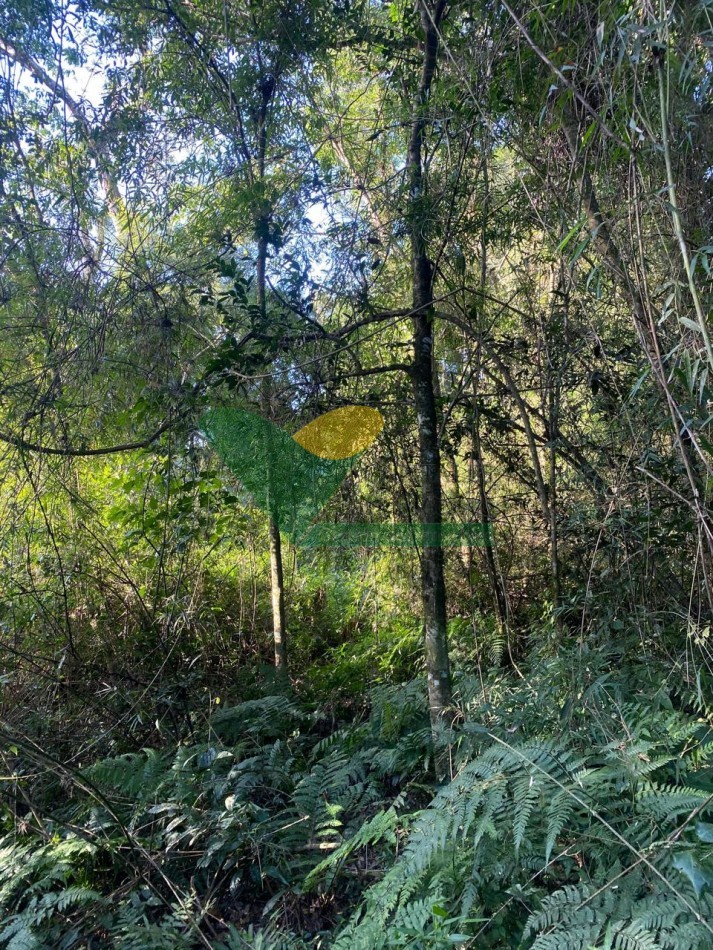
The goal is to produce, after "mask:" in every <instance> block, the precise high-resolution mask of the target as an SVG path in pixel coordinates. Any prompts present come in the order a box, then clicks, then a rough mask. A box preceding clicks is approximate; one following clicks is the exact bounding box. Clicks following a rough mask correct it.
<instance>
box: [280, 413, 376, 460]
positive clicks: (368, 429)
mask: <svg viewBox="0 0 713 950" xmlns="http://www.w3.org/2000/svg"><path fill="white" fill-rule="evenodd" d="M383 428H384V417H383V416H382V415H381V413H380V412H379V411H378V409H369V408H368V407H367V406H345V407H344V408H342V409H333V410H332V411H331V412H325V414H324V415H323V416H320V417H319V418H318V419H314V420H313V421H312V422H310V423H308V424H307V425H306V426H304V428H302V429H300V431H299V432H296V433H295V434H294V435H293V436H292V438H293V439H294V440H295V442H297V443H298V444H299V445H301V446H302V448H303V449H307V451H308V452H311V453H312V454H313V455H317V456H319V458H323V459H346V458H351V457H352V456H353V455H357V454H358V453H359V452H363V451H364V449H367V448H368V447H369V446H370V445H371V443H372V442H373V441H374V439H375V438H376V437H377V436H378V434H379V433H380V432H381V430H382V429H383Z"/></svg>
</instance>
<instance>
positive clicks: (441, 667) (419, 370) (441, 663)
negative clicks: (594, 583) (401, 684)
mask: <svg viewBox="0 0 713 950" xmlns="http://www.w3.org/2000/svg"><path fill="white" fill-rule="evenodd" d="M445 6H446V4H445V0H438V2H437V3H436V4H435V5H434V6H433V7H430V6H429V5H428V3H427V2H426V0H417V8H418V10H419V12H420V15H421V27H422V29H423V32H424V35H425V39H424V46H423V64H422V68H421V76H420V80H419V86H418V90H417V93H416V101H415V103H414V105H413V117H412V121H411V136H410V139H409V146H408V154H407V161H406V170H407V179H408V182H409V190H410V208H409V235H410V239H411V277H412V302H413V311H414V316H413V367H412V379H413V387H414V400H415V405H416V413H417V416H418V441H419V454H420V468H421V522H422V524H424V525H426V526H428V527H427V528H426V535H427V536H426V538H425V541H424V547H423V552H422V556H421V596H422V600H423V619H424V627H425V658H426V672H427V675H428V702H429V709H430V714H431V724H432V727H433V728H434V730H435V729H436V727H437V726H438V724H439V723H440V722H441V721H442V719H443V717H444V713H445V711H446V710H447V709H448V707H449V706H450V705H451V698H452V694H451V672H450V663H449V658H448V637H447V630H446V584H445V578H444V574H443V548H442V546H441V543H440V541H441V537H440V527H441V506H442V499H441V456H440V450H439V445H438V419H437V415H436V399H435V393H434V385H433V342H434V320H433V318H434V313H433V276H434V275H433V265H432V263H431V261H430V260H429V257H428V252H427V251H428V249H427V240H426V227H427V224H426V220H427V215H426V213H425V210H426V209H425V205H424V184H425V182H424V164H423V138H424V130H425V127H426V113H427V109H428V100H429V96H430V92H431V85H432V82H433V77H434V74H435V70H436V60H437V56H438V27H439V25H440V22H441V20H442V18H443V13H444V11H445Z"/></svg>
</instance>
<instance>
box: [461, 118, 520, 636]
mask: <svg viewBox="0 0 713 950" xmlns="http://www.w3.org/2000/svg"><path fill="white" fill-rule="evenodd" d="M489 149H490V142H489V140H488V138H487V134H486V137H485V140H484V142H483V156H482V172H483V187H484V192H485V194H484V197H483V205H482V207H483V212H482V224H481V228H480V278H479V279H480V293H481V298H480V306H479V307H478V310H477V315H478V349H477V357H476V362H475V368H474V372H473V386H472V388H473V418H472V420H471V442H472V447H473V460H474V462H475V468H476V477H477V482H478V503H479V506H480V520H481V521H482V523H483V530H484V532H485V541H486V544H485V548H484V551H485V566H486V569H487V572H488V578H489V580H490V586H491V588H492V591H493V598H494V600H495V609H496V611H497V615H498V621H499V623H500V628H501V630H502V631H503V633H504V634H505V638H506V640H507V645H508V654H510V653H511V646H510V624H509V622H508V621H509V609H508V598H507V590H506V588H505V582H504V580H503V577H502V575H501V573H500V571H499V570H498V564H497V561H496V559H495V550H494V548H493V544H492V543H488V542H489V541H494V539H493V535H492V524H491V520H490V504H489V501H488V492H487V487H486V481H485V459H484V457H483V446H482V443H481V440H480V410H479V407H478V389H479V386H480V377H481V363H482V359H483V336H484V333H485V320H484V312H483V311H484V304H485V292H486V290H487V284H488V240H487V233H488V211H489V208H490V174H489V164H488V159H489ZM463 304H464V310H465V289H464V300H463Z"/></svg>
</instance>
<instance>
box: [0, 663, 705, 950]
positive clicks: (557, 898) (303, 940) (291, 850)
mask: <svg viewBox="0 0 713 950" xmlns="http://www.w3.org/2000/svg"><path fill="white" fill-rule="evenodd" d="M608 650H609V648H602V649H597V648H596V647H592V646H590V647H588V648H586V649H585V648H584V647H582V646H581V645H580V646H577V647H576V648H572V649H571V650H570V652H569V653H568V654H567V653H565V652H562V653H560V654H559V655H557V656H555V655H551V654H549V655H548V653H547V651H546V650H542V651H540V655H539V658H538V659H536V662H535V664H534V667H533V668H532V669H531V670H530V671H528V675H527V676H526V677H525V678H522V679H521V678H519V677H517V676H516V675H515V674H513V673H504V672H502V673H494V674H492V675H491V676H490V677H489V679H488V680H485V681H484V680H482V679H481V678H480V676H478V675H475V674H461V675H460V678H459V680H458V708H457V710H455V711H454V721H453V728H452V729H450V730H448V731H447V732H445V733H444V736H443V743H444V745H445V747H446V748H445V753H446V754H447V756H448V758H449V761H450V768H451V778H450V779H449V780H447V781H445V782H441V783H440V784H439V783H437V782H436V780H435V779H434V777H433V770H432V765H433V748H432V744H431V738H430V728H429V721H428V715H427V708H426V697H425V690H424V687H423V684H422V682H421V681H420V680H414V681H410V682H407V683H405V684H403V685H401V686H390V687H385V686H380V687H377V688H375V689H373V690H372V693H371V702H370V708H369V713H368V715H365V716H364V718H363V720H362V721H360V722H357V723H349V724H347V725H340V724H339V723H337V724H335V725H332V724H331V723H329V722H328V721H327V720H326V719H325V718H324V717H323V716H322V714H321V712H320V711H319V710H317V711H316V712H315V711H307V710H306V707H304V706H303V705H302V704H301V703H300V702H299V701H298V700H296V699H291V698H290V699H288V698H284V697H276V696H266V697H264V698H261V699H258V700H254V701H251V702H246V703H243V704H242V705H240V706H237V707H234V708H229V709H221V710H219V711H216V712H215V713H214V714H213V715H212V717H211V718H210V720H208V721H204V722H202V723H200V724H198V723H197V724H196V729H195V734H196V735H199V734H201V735H202V741H200V742H194V743H192V744H180V745H178V746H174V747H170V748H169V747H166V748H161V749H157V748H153V749H144V750H142V751H140V752H135V753H130V754H125V755H120V756H114V757H110V758H105V759H103V760H101V761H97V762H94V763H93V764H91V765H89V766H87V767H84V768H73V767H70V766H67V765H63V764H62V763H60V762H58V761H54V760H52V759H51V758H50V757H49V756H48V755H47V754H46V753H45V752H43V751H42V750H41V749H39V748H38V747H37V746H35V745H34V744H33V743H32V742H31V741H30V740H28V739H23V738H22V737H18V736H10V735H9V734H6V735H5V736H4V744H5V749H6V753H7V755H6V765H7V764H9V765H10V766H11V772H10V773H9V774H7V775H5V776H4V783H3V784H4V792H5V794H4V805H3V821H2V827H3V836H2V840H1V841H0V910H1V913H2V925H1V927H0V946H3V947H7V948H9V950H24V948H30V947H57V948H72V947H80V946H81V947H97V948H98V947H117V948H137V950H138V948H142V950H143V948H163V947H166V948H176V947H186V948H189V947H200V946H208V947H215V948H237V947H246V946H249V947H258V948H259V947H264V948H270V950H272V948H280V947H284V948H303V947H334V948H335V950H338V948H343V950H347V948H348V950H356V948H360V947H363V948H364V950H374V948H382V947H383V948H386V947H413V948H421V947H422V948H440V947H444V948H445V947H453V946H471V947H503V948H509V947H522V948H533V950H534V948H536V950H548V948H551V950H565V948H582V950H589V948H600V947H601V948H621V950H655V948H666V950H668V948H671V950H673V948H681V950H691V948H705V947H710V946H713V926H712V925H711V923H710V922H711V921H713V896H712V894H711V888H712V887H713V848H712V844H713V767H712V765H711V759H712V758H713V742H712V739H713V731H712V730H711V727H710V724H709V723H710V714H709V711H708V710H707V709H706V708H705V706H704V705H703V704H702V703H701V701H700V690H698V692H696V691H695V690H693V691H691V690H689V691H686V689H682V688H680V687H679V686H678V683H679V682H680V678H679V677H677V675H676V671H675V670H671V669H669V670H668V671H664V670H663V669H662V668H661V667H657V666H656V665H655V664H654V663H653V662H648V663H640V664H638V665H636V664H622V665H620V666H619V667H618V668H617V667H614V666H613V665H612V663H611V656H610V655H609V653H608ZM614 670H617V671H616V672H614Z"/></svg>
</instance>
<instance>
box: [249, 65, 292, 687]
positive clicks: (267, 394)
mask: <svg viewBox="0 0 713 950" xmlns="http://www.w3.org/2000/svg"><path fill="white" fill-rule="evenodd" d="M274 88H275V83H274V78H272V77H263V79H262V80H261V83H260V90H261V95H262V103H261V105H260V109H259V112H258V136H257V175H258V180H259V181H263V180H264V178H265V154H266V151H267V111H268V107H269V105H270V100H271V98H272V95H273V92H274ZM269 223H270V211H269V209H268V208H265V207H261V208H260V210H259V212H258V213H257V215H256V220H255V232H256V236H257V260H256V263H255V296H256V302H257V306H258V310H259V314H260V318H259V319H260V324H261V326H262V327H263V328H265V327H267V296H266V288H267V277H266V268H267V249H268V228H269ZM261 386H262V391H261V394H260V395H261V404H262V411H263V413H264V414H265V415H266V416H267V417H268V418H269V417H270V416H271V415H272V381H271V379H270V376H269V374H265V376H264V377H263V379H262V384H261ZM268 535H269V543H270V600H271V604H272V639H273V644H274V648H275V673H276V677H277V681H278V684H279V685H280V686H281V687H282V688H283V689H284V688H287V687H288V686H289V682H290V678H289V668H288V665H287V628H286V619H285V577H284V571H283V567H282V539H281V538H280V528H279V525H277V524H276V523H275V521H274V520H273V519H272V518H270V519H269V523H268Z"/></svg>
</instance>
